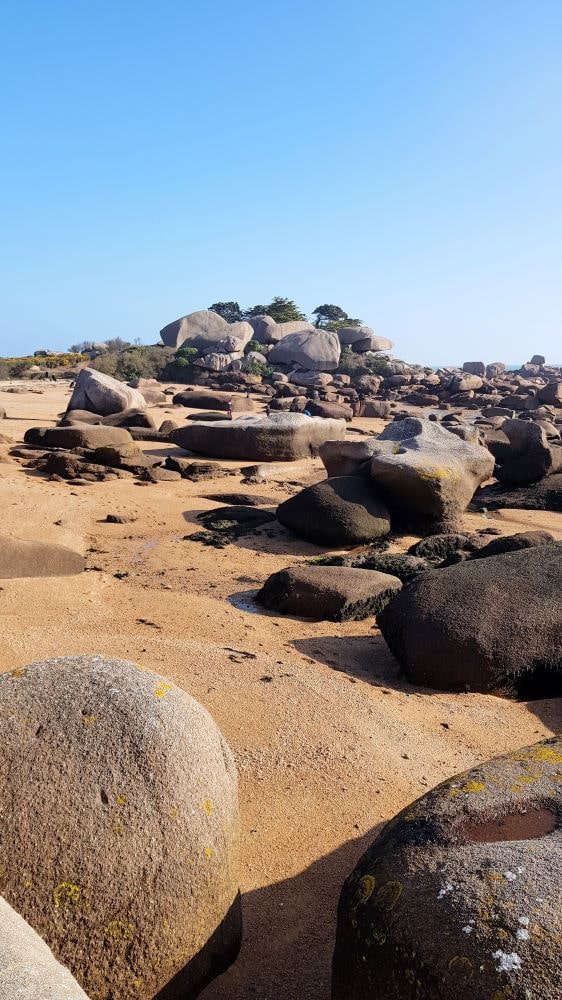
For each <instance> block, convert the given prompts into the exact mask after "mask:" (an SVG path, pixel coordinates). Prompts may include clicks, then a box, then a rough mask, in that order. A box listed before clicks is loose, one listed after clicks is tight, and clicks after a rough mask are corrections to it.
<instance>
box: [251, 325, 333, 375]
mask: <svg viewBox="0 0 562 1000" xmlns="http://www.w3.org/2000/svg"><path fill="white" fill-rule="evenodd" d="M340 350H341V348H340V342H339V340H338V337H337V334H335V333H330V332H329V331H328V330H316V329H314V328H313V329H312V330H301V331H300V332H298V333H289V334H287V335H286V336H285V337H283V338H282V340H280V341H279V343H277V344H276V345H275V346H274V347H273V348H272V350H271V351H270V353H269V357H268V361H269V363H270V364H272V365H273V364H282V365H300V366H301V368H304V369H306V370H307V371H316V372H333V371H335V370H336V368H337V367H338V362H339V360H340Z"/></svg>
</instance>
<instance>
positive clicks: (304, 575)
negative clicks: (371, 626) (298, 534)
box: [256, 566, 402, 622]
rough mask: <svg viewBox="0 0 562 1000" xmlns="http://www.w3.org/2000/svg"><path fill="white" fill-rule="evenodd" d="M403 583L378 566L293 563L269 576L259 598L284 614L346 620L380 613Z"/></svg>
mask: <svg viewBox="0 0 562 1000" xmlns="http://www.w3.org/2000/svg"><path fill="white" fill-rule="evenodd" d="M401 586H402V584H401V582H400V580H398V579H397V578H396V577H395V576H390V575H389V574H387V573H377V572H375V571H374V570H367V569H352V568H348V567H344V566H289V567H288V568H287V569H282V570H280V571H279V572H278V573H272V575H271V576H270V577H268V579H267V580H266V581H265V583H264V585H263V587H262V588H261V590H260V591H259V593H258V594H257V597H256V601H257V602H258V604H262V605H263V606H264V607H266V608H271V609H273V610H275V611H280V612H281V613H282V614H293V615H299V617H303V618H314V619H316V620H317V621H322V620H323V621H334V622H343V621H350V620H353V619H362V618H367V617H368V616H369V615H376V614H378V613H379V611H381V610H382V608H383V607H384V606H385V605H386V604H387V603H388V601H389V600H390V599H391V597H393V595H394V594H396V593H397V592H398V591H399V590H400V588H401Z"/></svg>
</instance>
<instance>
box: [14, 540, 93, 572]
mask: <svg viewBox="0 0 562 1000" xmlns="http://www.w3.org/2000/svg"><path fill="white" fill-rule="evenodd" d="M83 570H84V557H83V556H81V555H80V553H78V552H73V551H72V549H67V548H65V546H63V545H56V544H53V543H51V542H36V541H24V540H23V539H20V538H8V537H7V536H6V535H1V536H0V580H9V579H14V578H15V577H24V576H75V575H76V574H78V573H82V572H83Z"/></svg>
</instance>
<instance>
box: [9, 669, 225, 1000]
mask: <svg viewBox="0 0 562 1000" xmlns="http://www.w3.org/2000/svg"><path fill="white" fill-rule="evenodd" d="M0 741H1V743H2V754H1V756H0V842H1V854H2V857H1V862H2V868H1V886H2V893H3V895H4V897H5V898H6V900H7V902H8V903H9V904H10V906H12V907H13V908H14V909H15V910H17V912H18V913H20V914H21V916H22V917H23V918H24V919H25V920H27V922H28V923H29V924H30V925H31V926H32V927H33V928H34V929H35V930H36V931H37V932H38V933H39V934H40V935H41V937H42V938H43V939H44V940H45V941H46V942H47V944H48V945H49V947H50V948H51V949H52V950H53V952H54V954H55V956H56V958H57V959H58V960H59V961H61V962H62V963H63V964H64V965H65V966H66V967H67V968H68V969H69V970H70V971H71V972H72V974H73V975H74V976H75V978H76V979H77V980H78V982H79V983H80V984H81V986H83V988H84V989H85V990H86V992H87V993H88V994H89V996H90V997H92V998H94V997H95V998H96V1000H115V998H116V997H119V998H120V1000H121V998H122V1000H133V998H138V1000H152V998H153V997H155V996H156V995H158V997H159V998H160V1000H180V998H181V1000H183V998H184V997H185V996H186V995H187V996H192V995H196V994H197V991H198V990H200V989H201V988H202V986H203V985H204V984H205V982H206V981H208V979H209V978H212V976H213V975H214V974H216V973H217V971H222V970H223V969H224V968H225V967H226V966H227V965H228V964H229V963H230V961H231V960H232V959H233V958H234V957H235V956H236V953H237V950H238V946H239V938H240V914H239V903H238V806H237V780H236V772H235V768H234V764H233V760H232V756H231V754H230V751H229V749H228V747H227V746H226V744H225V743H224V740H223V739H222V737H221V734H220V732H219V731H218V729H217V727H216V725H215V724H214V722H213V720H212V719H211V717H210V716H209V715H208V713H207V712H206V711H205V710H204V709H203V708H202V707H201V706H200V705H199V704H198V703H197V702H195V701H194V700H193V699H192V698H190V697H189V695H187V694H186V693H185V692H184V691H181V690H180V689H179V688H177V687H176V686H175V685H174V684H172V683H170V682H169V681H168V680H166V679H165V678H163V677H161V676H158V675H156V674H153V673H152V672H151V671H149V670H145V669H143V668H139V667H136V666H135V665H134V664H132V663H126V662H122V661H118V660H111V659H108V658H106V657H102V656H74V657H68V658H62V659H58V660H50V661H46V662H43V663H36V664H33V665H31V666H29V667H17V668H16V669H14V670H12V671H10V672H8V673H6V674H3V675H2V676H0Z"/></svg>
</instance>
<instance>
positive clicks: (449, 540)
mask: <svg viewBox="0 0 562 1000" xmlns="http://www.w3.org/2000/svg"><path fill="white" fill-rule="evenodd" d="M475 545H476V540H475V538H474V536H472V535H467V534H462V533H456V534H449V535H428V537H427V538H422V540H421V542H416V543H415V544H414V545H411V546H410V548H409V549H408V552H409V553H410V554H411V555H413V556H419V557H420V558H422V559H428V560H429V562H432V563H436V564H437V563H440V562H443V560H444V559H448V558H449V557H450V556H452V555H455V554H456V553H457V552H460V551H468V552H470V551H472V550H473V549H474V547H475Z"/></svg>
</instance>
